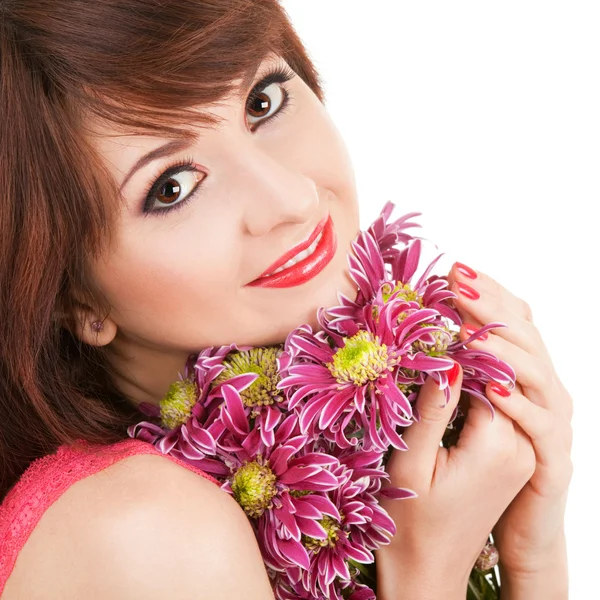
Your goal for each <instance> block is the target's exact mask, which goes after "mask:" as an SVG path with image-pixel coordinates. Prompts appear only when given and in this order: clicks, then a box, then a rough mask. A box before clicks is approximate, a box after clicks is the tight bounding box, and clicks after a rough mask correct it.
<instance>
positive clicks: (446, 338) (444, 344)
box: [414, 323, 454, 356]
mask: <svg viewBox="0 0 600 600" xmlns="http://www.w3.org/2000/svg"><path fill="white" fill-rule="evenodd" d="M432 326H433V325H432V324H431V323H421V327H432ZM442 327H443V331H439V330H435V331H432V332H431V334H430V335H432V336H433V339H434V342H433V343H432V344H428V343H425V342H424V341H423V340H417V341H416V342H415V343H414V349H415V351H421V352H424V353H425V354H428V355H429V356H445V354H446V351H447V349H448V346H449V345H450V344H451V343H452V342H453V341H454V336H453V335H452V333H451V332H450V330H449V329H448V327H447V326H446V325H442Z"/></svg>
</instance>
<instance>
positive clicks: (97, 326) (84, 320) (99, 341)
mask: <svg viewBox="0 0 600 600" xmlns="http://www.w3.org/2000/svg"><path fill="white" fill-rule="evenodd" d="M73 316H74V319H75V323H74V324H75V331H72V333H73V335H75V336H76V337H77V338H79V339H80V340H81V341H82V342H84V343H85V344H89V345H90V346H106V345H107V344H109V343H110V342H112V341H113V339H114V338H115V336H116V335H117V324H116V323H115V322H114V321H113V320H112V319H111V318H110V317H105V318H102V317H101V316H100V314H99V313H98V311H95V310H93V309H92V308H91V307H89V306H87V305H85V304H81V303H80V302H77V303H76V306H75V308H74V315H73Z"/></svg>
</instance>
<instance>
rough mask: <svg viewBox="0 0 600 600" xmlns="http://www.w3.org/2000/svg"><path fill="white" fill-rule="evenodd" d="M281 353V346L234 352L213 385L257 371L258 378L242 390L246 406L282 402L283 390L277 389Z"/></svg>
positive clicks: (241, 393) (228, 357)
mask: <svg viewBox="0 0 600 600" xmlns="http://www.w3.org/2000/svg"><path fill="white" fill-rule="evenodd" d="M279 354H281V347H279V346H273V347H266V348H252V349H251V350H244V351H241V352H233V353H232V354H230V355H229V356H227V358H226V359H225V360H224V361H223V365H224V366H225V369H224V370H223V371H222V372H221V374H220V375H219V376H218V377H217V378H216V379H215V380H214V383H213V385H217V384H219V383H221V382H223V381H227V380H228V379H231V378H232V377H235V376H236V375H241V374H242V373H256V374H257V375H258V377H257V378H256V380H255V381H254V382H253V383H252V384H251V385H249V386H248V387H247V388H246V389H245V390H242V391H241V392H240V396H241V398H242V402H243V403H244V406H247V407H249V408H253V407H256V406H265V405H267V404H273V403H274V402H281V401H282V400H283V395H282V393H281V390H278V389H277V384H278V383H279V381H280V377H279V373H278V371H277V357H278V356H279Z"/></svg>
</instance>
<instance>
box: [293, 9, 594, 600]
mask: <svg viewBox="0 0 600 600" xmlns="http://www.w3.org/2000/svg"><path fill="white" fill-rule="evenodd" d="M282 4H283V6H284V8H285V9H286V10H287V11H288V13H289V15H290V17H291V19H292V22H293V24H294V27H295V28H296V30H297V32H298V33H299V35H300V37H301V38H302V40H303V41H304V43H305V44H306V46H307V48H308V51H309V54H310V56H311V58H312V59H313V60H314V62H315V63H316V66H317V68H318V69H319V71H320V72H321V74H322V75H323V77H324V79H325V88H326V89H325V91H326V105H327V107H328V109H329V112H330V114H331V116H332V118H333V120H334V121H335V123H336V125H337V126H338V128H339V129H340V132H341V133H342V136H343V137H344V139H345V141H346V143H347V146H348V149H349V152H350V155H351V157H352V162H353V165H354V168H355V172H356V178H357V185H358V191H359V198H360V203H361V224H362V226H363V227H366V226H367V225H369V224H370V223H371V221H372V220H373V219H374V218H375V217H376V216H377V214H378V213H379V211H380V209H381V207H382V206H383V204H384V203H385V202H386V201H387V200H392V201H393V202H395V203H396V210H395V212H394V215H395V216H401V215H403V214H405V213H407V212H412V211H419V212H421V213H423V215H422V216H421V217H418V222H419V223H421V225H422V226H423V227H422V229H413V230H410V231H413V232H415V233H417V234H418V235H421V236H424V237H426V238H427V239H429V240H432V241H434V242H435V243H436V244H437V245H438V247H439V249H440V250H439V252H445V253H446V254H445V255H444V256H443V257H442V259H440V261H439V262H438V264H437V265H436V267H435V269H434V273H436V274H438V275H442V274H446V273H447V272H448V270H449V269H450V267H451V265H452V263H453V262H454V261H455V260H458V261H461V262H463V263H466V264H467V265H470V266H472V267H473V268H475V269H477V270H481V271H483V272H485V273H487V274H489V275H490V276H492V277H493V278H494V279H496V280H497V281H499V282H500V283H501V284H502V285H504V286H505V287H506V288H508V289H509V290H510V291H511V292H513V293H514V294H515V295H517V296H519V297H521V298H523V299H525V300H526V301H527V302H528V303H529V304H530V305H531V307H532V309H533V315H534V322H535V324H536V326H537V327H538V329H539V330H540V331H541V333H542V336H543V338H544V340H545V342H546V345H547V346H548V348H549V350H550V354H551V356H552V358H553V361H554V364H555V367H556V370H557V372H558V374H559V376H560V378H561V379H562V381H563V383H564V384H565V385H566V387H567V389H568V390H569V391H570V393H571V396H572V397H573V401H574V406H575V413H574V417H573V430H574V444H573V452H572V459H573V463H574V469H575V472H574V475H573V479H572V483H571V487H570V492H569V504H568V507H567V518H566V530H567V543H568V552H569V575H570V598H574V599H576V600H578V599H580V598H581V599H583V598H590V597H598V598H600V579H598V577H597V574H598V571H599V569H600V517H599V515H600V499H599V497H598V490H599V488H600V486H599V485H598V479H599V475H600V467H599V466H598V462H599V459H600V450H599V449H598V445H599V442H597V441H596V440H598V438H599V437H600V436H599V429H600V391H599V386H600V378H599V377H598V374H599V372H600V365H599V364H598V363H597V361H598V360H599V352H598V346H599V343H600V335H599V333H598V329H599V324H598V322H597V321H596V318H597V315H598V308H599V306H600V304H599V301H598V292H599V286H598V262H599V258H600V252H599V251H598V244H599V239H598V238H599V235H598V228H599V220H598V214H599V211H598V202H599V199H600V181H599V175H600V168H599V165H600V85H599V82H600V2H591V1H590V2H580V1H577V0H569V1H568V2H567V1H563V2H554V1H545V2H532V1H527V0H521V1H504V2H494V3H492V2H481V1H477V2H475V1H471V2H466V1H454V2H448V1H444V2H442V1H433V2H432V1H429V2H410V3H409V2H402V1H394V0H387V1H384V0H379V1H372V2H364V1H361V0H357V1H349V0H282ZM432 250H433V253H432V254H431V258H432V257H434V256H435V255H436V254H437V252H436V251H435V248H433V246H432ZM428 262H429V261H427V263H423V264H428ZM594 490H595V491H594ZM596 594H597V595H596Z"/></svg>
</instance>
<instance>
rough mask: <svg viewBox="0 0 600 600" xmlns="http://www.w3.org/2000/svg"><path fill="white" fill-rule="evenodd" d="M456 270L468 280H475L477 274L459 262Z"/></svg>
mask: <svg viewBox="0 0 600 600" xmlns="http://www.w3.org/2000/svg"><path fill="white" fill-rule="evenodd" d="M456 270H457V271H458V272H459V273H461V274H462V275H464V276H465V277H468V278H469V279H477V272H476V271H474V270H473V269H471V267H467V265H464V264H463V263H461V262H457V263H456Z"/></svg>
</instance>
